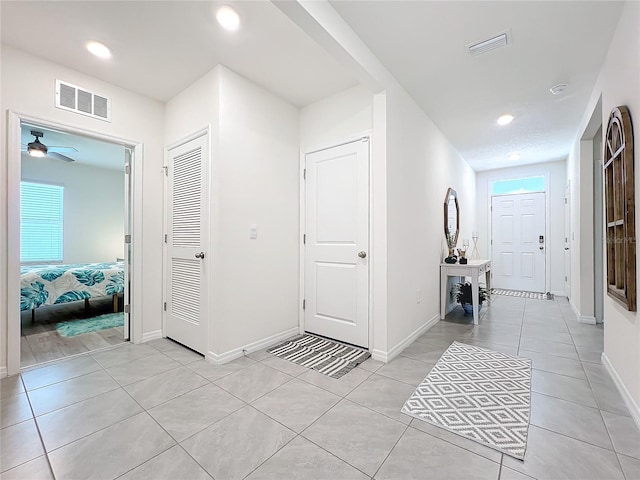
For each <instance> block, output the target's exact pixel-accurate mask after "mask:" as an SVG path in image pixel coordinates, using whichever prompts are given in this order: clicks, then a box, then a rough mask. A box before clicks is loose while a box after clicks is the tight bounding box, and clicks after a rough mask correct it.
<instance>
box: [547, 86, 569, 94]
mask: <svg viewBox="0 0 640 480" xmlns="http://www.w3.org/2000/svg"><path fill="white" fill-rule="evenodd" d="M567 86H568V85H567V84H566V83H559V84H558V85H554V86H553V87H551V88H550V89H549V91H550V92H551V93H552V94H553V95H560V94H561V93H562V92H564V91H565V90H566V89H567Z"/></svg>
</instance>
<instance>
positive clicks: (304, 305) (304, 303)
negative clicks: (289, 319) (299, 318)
mask: <svg viewBox="0 0 640 480" xmlns="http://www.w3.org/2000/svg"><path fill="white" fill-rule="evenodd" d="M306 308H307V301H306V300H302V309H303V310H305V309H306Z"/></svg>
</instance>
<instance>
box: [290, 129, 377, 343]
mask: <svg viewBox="0 0 640 480" xmlns="http://www.w3.org/2000/svg"><path fill="white" fill-rule="evenodd" d="M365 138H367V139H368V142H369V182H368V183H369V252H367V258H368V259H369V262H368V264H369V283H368V289H369V295H368V296H369V300H368V302H367V303H368V310H369V314H368V318H367V329H368V335H369V348H368V351H370V352H371V351H373V315H372V312H373V295H372V292H373V275H372V272H373V269H374V268H375V267H374V265H375V260H374V258H373V255H372V253H373V252H374V248H373V243H374V239H373V235H371V231H372V225H373V208H372V206H373V188H372V182H371V179H372V176H373V168H372V167H373V162H372V161H371V152H372V147H371V145H372V141H373V140H372V135H371V130H365V131H363V132H362V133H360V134H355V135H351V136H348V137H344V138H342V139H340V140H338V141H335V142H331V143H329V142H328V143H326V144H323V145H320V146H314V147H312V148H307V149H305V150H300V225H299V227H300V232H299V245H300V249H299V251H300V257H299V262H298V263H299V264H300V271H299V280H298V282H299V283H298V284H299V285H300V288H299V298H298V326H299V328H298V332H299V333H300V334H301V335H302V334H304V332H305V322H304V308H303V301H304V291H305V282H304V276H305V269H304V264H305V259H306V253H307V252H306V245H305V243H304V235H305V233H306V232H305V227H306V221H307V216H306V214H307V187H306V179H305V168H306V157H307V155H310V154H312V153H316V152H320V151H322V150H328V149H330V148H334V147H339V146H341V145H346V144H348V143H354V142H357V141H361V140H363V139H365Z"/></svg>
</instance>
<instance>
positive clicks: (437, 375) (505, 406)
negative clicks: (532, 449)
mask: <svg viewBox="0 0 640 480" xmlns="http://www.w3.org/2000/svg"><path fill="white" fill-rule="evenodd" d="M530 411H531V360H530V359H528V358H520V357H514V356H512V355H507V354H505V353H500V352H494V351H493V350H487V349H486V348H480V347H476V346H473V345H466V344H464V343H459V342H454V343H453V344H452V345H451V346H450V347H449V348H448V349H447V351H446V352H444V353H443V354H442V356H441V357H440V359H439V360H438V362H437V363H436V364H435V366H434V367H433V369H432V370H431V372H429V375H428V376H427V378H425V379H424V380H423V381H422V383H421V384H420V385H419V386H418V388H417V389H416V391H415V392H413V395H411V397H409V400H407V401H406V403H405V404H404V407H402V413H406V414H407V415H411V416H413V417H416V418H417V419H419V420H423V421H425V422H427V423H430V424H432V425H435V426H437V427H440V428H444V429H445V430H449V431H450V432H453V433H457V434H458V435H461V436H463V437H465V438H468V439H470V440H474V441H476V442H478V443H481V444H483V445H486V446H488V447H491V448H494V449H496V450H498V451H500V452H503V453H506V454H507V455H511V456H512V457H515V458H517V459H520V460H522V459H523V458H524V452H525V450H526V447H527V432H528V429H529V416H530Z"/></svg>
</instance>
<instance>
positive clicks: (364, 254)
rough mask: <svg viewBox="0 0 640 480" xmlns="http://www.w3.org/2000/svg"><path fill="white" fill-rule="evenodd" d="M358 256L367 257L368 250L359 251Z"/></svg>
mask: <svg viewBox="0 0 640 480" xmlns="http://www.w3.org/2000/svg"><path fill="white" fill-rule="evenodd" d="M358 256H359V257H360V258H365V257H366V256H367V252H365V251H362V252H358Z"/></svg>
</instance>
